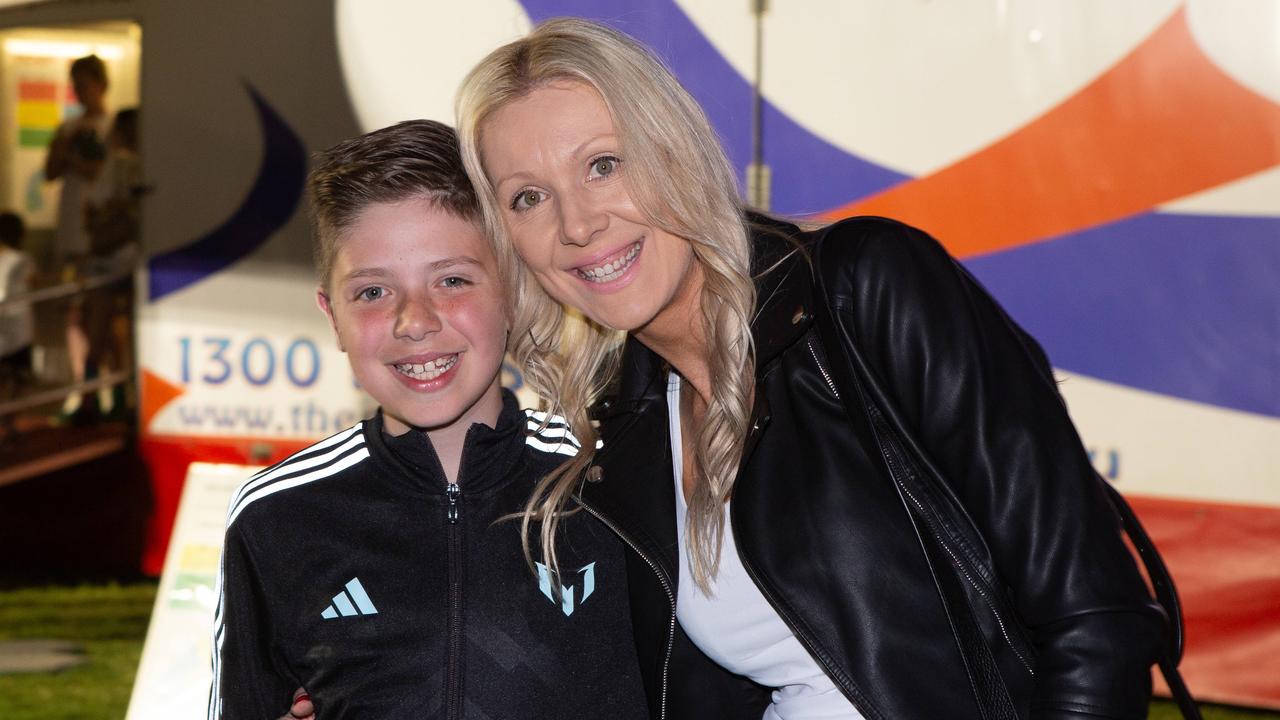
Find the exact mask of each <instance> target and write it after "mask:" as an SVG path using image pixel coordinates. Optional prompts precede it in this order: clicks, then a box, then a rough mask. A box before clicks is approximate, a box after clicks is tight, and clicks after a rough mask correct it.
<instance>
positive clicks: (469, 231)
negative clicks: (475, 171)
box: [334, 197, 496, 275]
mask: <svg viewBox="0 0 1280 720" xmlns="http://www.w3.org/2000/svg"><path fill="white" fill-rule="evenodd" d="M335 246H336V247H335V258H334V261H335V262H334V268H335V270H338V271H339V274H340V275H345V274H346V273H349V272H352V271H358V270H359V268H358V267H357V266H365V265H370V264H372V265H377V266H384V265H385V266H386V267H387V269H388V270H391V269H394V267H395V266H397V265H398V264H401V263H403V262H413V263H430V264H440V263H451V262H461V263H466V262H468V261H470V262H472V263H475V264H480V265H483V266H485V267H487V268H492V267H493V266H494V265H495V264H496V260H495V256H494V252H493V246H492V244H491V243H490V241H489V238H488V237H487V236H486V234H485V231H484V225H483V223H482V222H481V221H480V220H479V219H478V218H467V217H463V216H461V215H458V214H456V213H454V212H451V211H449V210H447V209H445V208H442V207H441V206H440V205H439V204H438V203H436V202H435V201H433V200H431V199H429V198H423V197H414V198H407V199H403V200H397V201H392V202H380V203H371V204H369V205H368V206H366V207H365V208H364V209H363V210H361V211H360V213H359V214H357V215H356V217H355V218H354V220H353V221H352V222H351V223H350V225H348V227H346V228H345V230H344V231H342V232H339V233H337V234H336V237H335Z"/></svg>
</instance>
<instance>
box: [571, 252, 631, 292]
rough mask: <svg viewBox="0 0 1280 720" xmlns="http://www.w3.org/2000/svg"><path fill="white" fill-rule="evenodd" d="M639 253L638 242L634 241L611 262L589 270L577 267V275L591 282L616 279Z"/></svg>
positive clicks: (604, 281)
mask: <svg viewBox="0 0 1280 720" xmlns="http://www.w3.org/2000/svg"><path fill="white" fill-rule="evenodd" d="M639 254H640V243H635V244H634V245H632V246H631V248H630V249H629V250H627V254H626V255H623V256H622V257H620V258H618V259H617V260H614V261H613V262H610V263H605V264H604V265H601V266H599V267H595V268H592V269H590V270H583V269H579V270H578V276H579V277H581V278H582V279H583V280H587V281H589V282H593V283H606V282H609V281H610V280H617V279H618V278H620V277H622V274H623V273H624V272H626V271H627V268H629V267H631V264H632V263H633V262H635V260H636V255H639Z"/></svg>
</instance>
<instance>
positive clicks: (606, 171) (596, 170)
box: [590, 155, 622, 178]
mask: <svg viewBox="0 0 1280 720" xmlns="http://www.w3.org/2000/svg"><path fill="white" fill-rule="evenodd" d="M620 164H622V161H621V160H619V159H618V158H616V157H614V156H612V155H606V156H604V157H598V158H596V159H595V160H592V161H591V172H590V175H591V177H596V178H599V177H607V176H609V175H612V174H613V173H614V172H616V171H617V169H618V165H620Z"/></svg>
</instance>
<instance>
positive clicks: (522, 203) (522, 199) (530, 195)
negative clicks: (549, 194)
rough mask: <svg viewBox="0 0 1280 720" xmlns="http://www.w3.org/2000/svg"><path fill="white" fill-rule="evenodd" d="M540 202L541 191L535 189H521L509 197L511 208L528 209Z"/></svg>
mask: <svg viewBox="0 0 1280 720" xmlns="http://www.w3.org/2000/svg"><path fill="white" fill-rule="evenodd" d="M540 202H542V193H540V192H538V191H537V190H521V191H520V192H518V193H516V196H515V197H514V198H512V199H511V209H512V210H528V209H529V208H532V207H533V206H535V205H537V204H538V203H540Z"/></svg>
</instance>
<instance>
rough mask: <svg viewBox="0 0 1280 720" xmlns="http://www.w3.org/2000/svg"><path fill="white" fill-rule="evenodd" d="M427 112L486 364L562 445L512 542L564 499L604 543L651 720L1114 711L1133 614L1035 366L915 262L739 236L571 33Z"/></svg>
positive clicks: (936, 256) (1132, 679)
mask: <svg viewBox="0 0 1280 720" xmlns="http://www.w3.org/2000/svg"><path fill="white" fill-rule="evenodd" d="M458 111H459V132H460V135H461V139H462V148H463V155H464V161H465V162H466V165H467V170H468V173H469V174H470V176H471V178H472V181H473V182H474V183H475V185H476V187H477V190H478V192H479V195H480V198H481V204H482V206H483V210H484V216H485V220H486V223H487V225H488V230H489V232H490V233H491V235H492V236H493V238H494V241H495V243H496V247H497V252H498V255H499V262H500V263H501V264H503V265H504V267H505V269H506V273H507V277H508V278H509V279H510V282H511V283H512V287H511V292H513V293H514V295H515V299H516V303H515V307H517V308H519V310H518V313H519V317H518V318H516V321H515V326H514V327H515V329H514V330H513V332H512V336H511V342H512V345H513V351H514V354H515V356H516V359H517V360H518V361H519V362H520V363H521V364H522V366H523V367H524V369H525V372H526V374H527V378H528V381H529V383H530V384H531V385H532V386H533V387H534V388H535V389H536V390H537V391H538V392H539V393H540V394H541V395H542V396H543V397H545V398H548V399H549V401H550V404H551V405H552V406H553V410H554V412H556V413H558V414H562V415H564V416H566V417H568V418H569V419H570V422H571V425H572V426H573V427H574V428H575V431H576V432H577V433H578V435H579V436H580V437H583V436H585V438H584V441H583V443H582V444H583V447H584V448H586V450H585V451H584V452H580V453H579V454H578V455H577V456H576V457H575V458H574V459H573V460H571V461H569V462H568V463H566V464H565V465H564V466H563V467H561V468H560V469H559V470H558V471H557V472H555V473H553V474H552V475H550V476H549V477H547V478H546V479H545V480H544V481H543V483H542V484H541V485H540V486H539V487H538V489H537V492H536V493H535V495H534V497H533V499H532V500H531V501H530V504H529V506H528V508H527V517H526V520H525V523H526V525H525V531H526V551H527V552H528V553H529V554H530V559H531V560H537V561H538V562H543V563H546V564H549V565H552V566H554V565H555V557H556V551H557V547H556V542H555V538H556V525H557V520H558V519H559V518H560V517H562V513H563V512H564V511H566V510H569V511H572V509H574V508H575V507H578V506H579V505H580V506H581V507H584V508H585V509H586V510H587V511H589V512H591V513H592V514H594V515H596V516H597V517H599V518H600V519H601V520H603V521H604V522H605V523H606V524H607V525H608V526H609V527H610V528H612V529H613V530H614V531H615V532H616V533H617V534H618V535H619V536H620V537H621V538H622V539H623V540H624V541H625V543H626V544H627V546H628V547H629V548H630V554H629V557H628V560H629V569H628V580H629V583H630V593H631V607H632V615H633V625H634V628H635V637H636V642H637V644H638V649H639V653H640V660H641V665H642V673H643V675H644V679H645V683H646V689H647V693H648V701H649V705H650V712H651V714H652V715H653V716H654V717H659V718H667V717H670V718H676V717H691V718H738V717H742V718H748V717H749V718H759V717H761V716H762V714H763V716H764V717H765V718H868V719H872V718H874V719H887V718H931V719H932V718H950V719H956V718H959V719H965V718H991V717H1004V718H1015V717H1016V718H1028V717H1034V718H1085V717H1089V718H1092V717H1107V718H1140V717H1145V716H1146V705H1147V701H1148V697H1149V693H1150V676H1149V672H1150V666H1151V663H1152V662H1153V660H1154V658H1155V657H1156V653H1157V649H1158V646H1159V643H1160V642H1161V638H1162V633H1163V632H1164V618H1163V615H1162V613H1161V611H1160V610H1159V609H1158V608H1157V607H1156V606H1155V605H1154V603H1153V602H1152V601H1151V600H1150V598H1149V596H1148V594H1147V592H1146V589H1145V587H1144V585H1143V582H1142V580H1141V579H1140V576H1139V574H1138V572H1137V569H1136V567H1135V565H1134V563H1133V561H1132V559H1131V557H1130V556H1129V555H1128V553H1127V552H1126V550H1125V548H1124V546H1123V545H1122V542H1121V539H1120V530H1119V524H1118V520H1117V518H1116V516H1115V513H1114V511H1113V510H1112V508H1111V506H1110V505H1109V504H1108V502H1107V500H1106V498H1105V497H1104V495H1103V489H1102V488H1101V487H1100V486H1099V485H1098V484H1097V481H1096V479H1095V477H1094V474H1093V472H1092V470H1091V468H1090V464H1089V461H1088V458H1087V456H1086V454H1085V452H1084V450H1083V449H1082V447H1081V444H1080V441H1079V439H1078V437H1077V435H1076V433H1075V431H1074V429H1073V428H1072V426H1071V423H1070V421H1069V419H1068V417H1067V415H1066V413H1065V411H1064V408H1063V407H1062V405H1061V403H1060V401H1059V399H1058V397H1057V394H1056V390H1055V388H1054V386H1053V383H1052V381H1051V379H1050V378H1049V377H1048V374H1047V369H1046V366H1045V365H1044V363H1043V357H1042V356H1041V355H1039V352H1038V350H1039V349H1038V347H1036V346H1035V345H1034V343H1033V342H1031V341H1030V340H1029V338H1027V337H1026V336H1025V335H1023V334H1022V332H1021V331H1020V330H1019V329H1018V328H1017V327H1016V326H1015V325H1013V324H1012V323H1011V321H1010V320H1009V319H1008V318H1007V317H1006V316H1005V315H1004V313H1003V312H1002V311H1001V310H1000V308H999V307H998V306H997V305H996V304H995V303H994V302H993V301H992V300H991V298H990V297H989V296H988V295H987V294H986V293H985V292H984V291H983V290H982V289H981V288H980V287H978V286H977V285H976V283H974V282H973V280H972V279H971V278H970V277H969V276H968V275H967V274H966V273H965V272H964V271H963V270H962V269H961V268H960V267H959V266H958V265H957V264H955V263H954V262H953V261H952V260H951V258H950V257H949V256H947V254H946V253H945V251H943V250H942V249H941V247H940V246H939V245H938V244H937V243H936V242H934V241H933V240H932V239H931V238H929V237H928V236H926V235H924V234H923V233H921V232H919V231H917V230H914V229H912V228H910V227H906V226H904V225H901V224H899V223H896V222H893V221H890V220H885V219H879V218H861V219H855V220H849V221H845V222H841V223H838V224H835V225H832V226H830V227H827V228H824V229H822V230H818V231H814V232H801V231H800V230H798V229H797V228H795V227H793V226H791V225H788V224H785V223H778V222H774V221H770V220H767V219H765V218H763V217H760V216H754V215H750V214H748V213H746V211H745V210H744V207H743V206H742V204H741V201H740V200H739V199H738V194H737V188H736V185H735V181H734V176H733V173H732V170H731V168H730V166H729V164H728V162H727V161H726V159H725V155H724V153H723V151H722V149H721V147H720V145H719V143H718V142H717V140H716V137H715V134H714V132H713V130H712V129H711V127H710V125H709V124H708V122H707V120H706V118H705V117H704V115H703V113H702V112H701V110H700V109H699V107H698V106H697V104H696V103H695V102H694V101H693V100H692V99H691V98H690V96H689V95H688V93H687V92H686V91H685V90H684V89H683V88H681V87H680V85H679V83H678V82H677V81H676V80H675V78H674V77H673V76H672V75H671V73H670V72H668V71H667V70H666V69H665V68H664V67H663V66H662V65H661V64H660V63H659V62H658V61H656V60H655V59H654V58H653V57H652V55H651V54H650V53H649V52H648V51H647V50H646V49H645V48H644V47H642V46H640V45H639V44H637V43H636V42H635V41H633V40H631V39H630V38H628V37H627V36H625V35H623V34H621V33H619V32H616V31H614V30H611V29H609V28H607V27H605V26H602V25H598V24H594V23H590V22H586V21H581V20H567V19H566V20H554V21H550V22H547V23H544V24H542V25H540V26H539V27H537V28H536V29H535V30H534V31H533V32H532V33H531V34H530V35H529V36H527V37H526V38H524V39H522V40H519V41H517V42H514V43H511V44H509V45H507V46H504V47H502V48H499V49H498V50H496V51H495V52H493V53H492V54H491V55H489V56H488V57H487V58H485V59H484V60H483V61H482V62H481V63H480V65H479V66H477V67H476V68H475V69H474V70H473V71H472V73H471V74H470V75H469V76H468V78H467V80H466V81H465V82H464V84H463V87H462V89H461V90H460V94H459V99H458ZM828 308H829V309H830V312H831V315H830V316H826V317H830V318H831V320H830V321H829V322H830V325H828V326H827V327H832V326H833V327H834V329H830V330H828V331H827V332H826V333H825V337H826V338H827V341H826V342H824V333H823V332H820V321H821V320H822V319H823V317H824V316H823V315H822V313H826V312H828ZM836 334H838V336H839V337H840V338H841V339H842V342H840V343H839V344H838V346H837V347H832V346H831V340H830V338H831V337H833V336H835V335H836ZM842 391H844V393H845V395H844V397H841V392H842ZM853 391H856V397H850V393H851V392H853ZM606 395H610V396H611V397H610V398H609V399H607V400H606ZM593 413H594V414H595V418H596V419H597V420H598V421H599V428H598V433H597V431H596V430H594V429H593V422H592V416H593ZM597 439H599V440H601V441H602V445H601V447H600V448H599V449H597V450H595V451H594V452H592V451H591V448H593V447H594V446H595V445H596V442H595V441H596V440H597ZM925 475H927V476H928V478H929V482H928V483H926V484H925V485H924V486H921V485H919V484H918V483H919V481H920V480H921V477H923V476H925ZM913 487H914V488H916V489H917V490H919V489H920V488H921V487H925V488H932V490H931V491H930V492H932V493H933V494H934V495H935V497H926V498H919V497H915V496H914V495H913V494H912V492H911V488H913ZM921 502H923V503H924V504H923V505H921V504H920V503H921ZM930 503H932V505H933V506H938V505H939V503H940V504H941V505H946V506H948V507H949V508H950V509H951V510H950V512H951V513H952V514H951V515H950V516H949V517H954V516H959V517H961V518H963V519H964V520H965V523H964V525H965V526H966V527H964V528H956V527H950V526H935V525H931V524H930V522H932V521H933V520H937V518H938V517H939V516H938V515H936V514H935V515H929V514H928V513H924V512H922V508H924V507H926V506H929V505H930ZM913 506H915V507H913ZM930 518H933V520H930ZM535 521H541V522H535ZM534 528H537V530H535V529H534ZM975 538H976V540H975ZM957 594H959V595H962V596H963V598H962V600H963V604H962V605H957V603H956V596H957ZM958 608H959V609H958Z"/></svg>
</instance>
